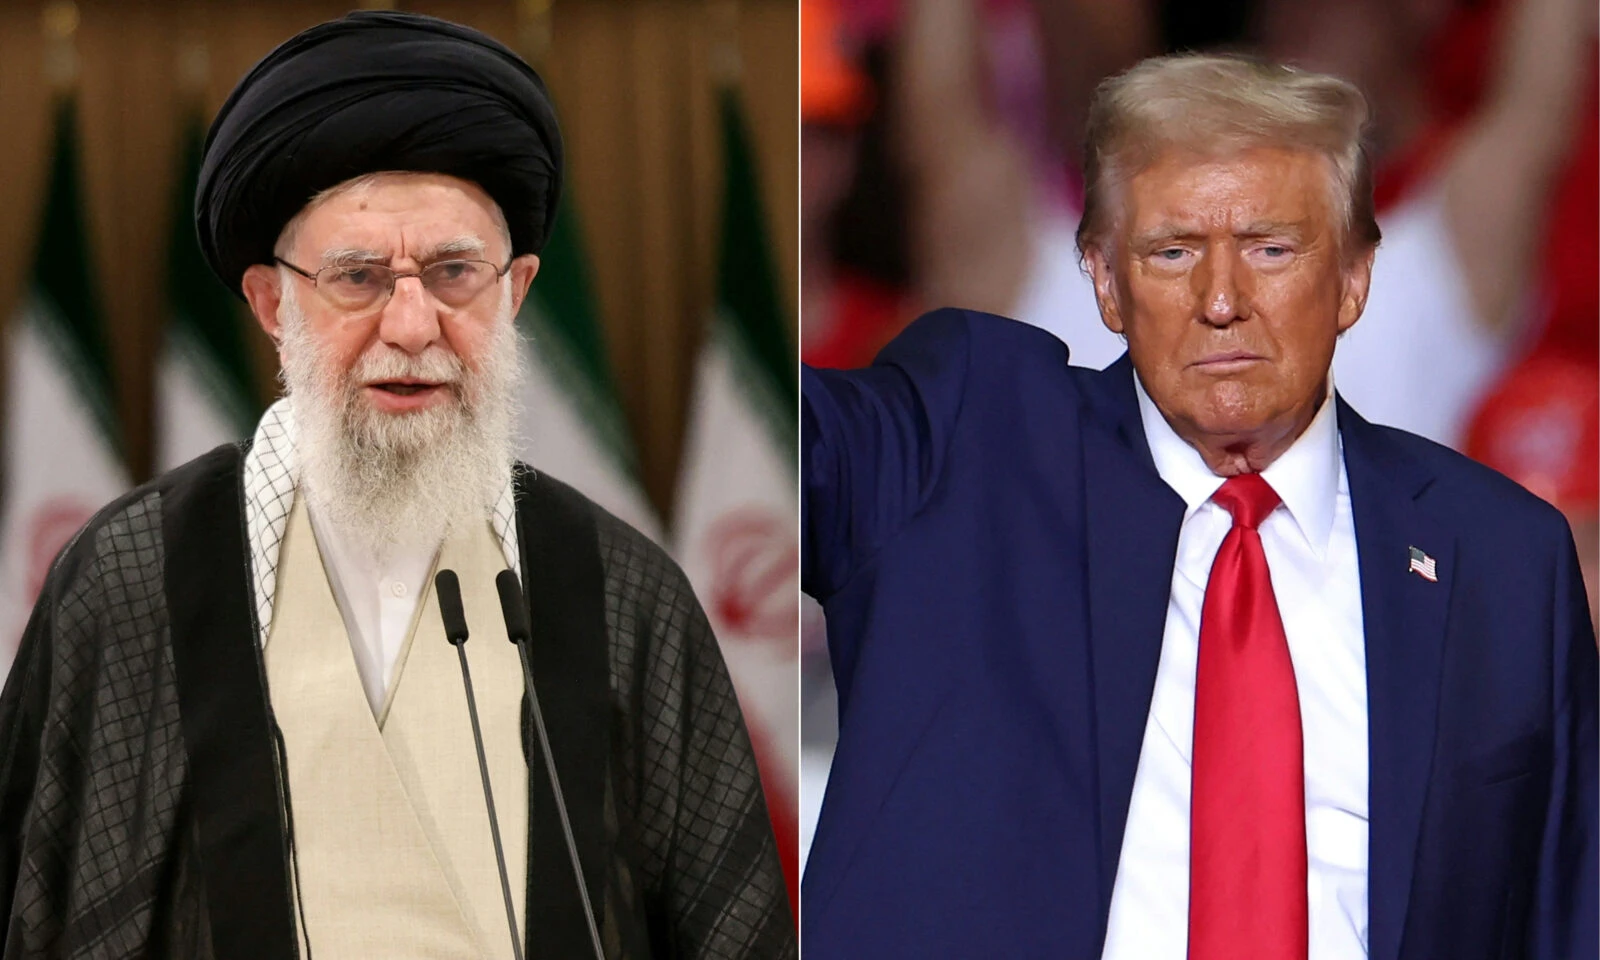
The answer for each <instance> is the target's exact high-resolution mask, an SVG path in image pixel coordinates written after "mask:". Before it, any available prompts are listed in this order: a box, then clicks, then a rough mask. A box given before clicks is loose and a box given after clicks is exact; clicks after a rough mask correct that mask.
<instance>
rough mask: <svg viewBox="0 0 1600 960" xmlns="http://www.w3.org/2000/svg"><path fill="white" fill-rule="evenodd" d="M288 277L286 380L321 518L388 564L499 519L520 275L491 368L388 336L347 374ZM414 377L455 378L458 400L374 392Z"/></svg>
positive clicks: (490, 349) (506, 302) (512, 407)
mask: <svg viewBox="0 0 1600 960" xmlns="http://www.w3.org/2000/svg"><path fill="white" fill-rule="evenodd" d="M284 286H285V290H284V296H283V298H282V301H281V304H280V306H279V308H278V319H279V321H280V323H281V324H282V328H283V338H282V345H281V346H282V350H281V352H282V359H283V374H282V378H283V383H284V386H285V388H286V390H287V393H288V396H289V398H290V402H291V404H292V407H293V411H294V418H295V424H296V426H297V427H298V430H299V440H298V443H297V444H296V448H297V452H298V456H299V461H300V483H301V489H302V490H303V491H304V492H305V495H306V499H307V502H308V503H309V504H310V506H311V508H312V509H313V510H314V511H315V512H316V514H317V516H318V517H319V518H321V519H323V520H326V521H328V522H331V523H333V524H335V525H337V526H338V527H339V528H340V529H341V530H342V531H343V532H344V533H345V534H346V535H347V536H349V537H351V538H352V539H353V540H354V541H355V542H357V543H359V544H362V545H364V546H365V547H366V548H367V549H368V550H369V551H370V552H371V555H372V557H373V558H374V559H375V560H377V561H379V562H383V561H384V560H385V559H387V558H388V557H389V556H392V555H394V554H395V553H399V552H413V551H417V550H432V549H434V548H436V547H438V545H439V544H440V543H443V542H444V540H445V539H446V538H447V537H449V536H451V535H452V534H454V533H456V532H458V531H462V530H468V529H471V525H472V524H475V523H487V522H488V520H489V516H490V514H491V512H492V511H493V509H494V505H495V501H496V499H497V498H498V497H499V495H500V492H501V490H502V489H503V488H504V486H505V484H506V482H507V477H508V476H509V473H510V468H511V441H512V429H513V424H514V423H515V419H516V399H515V398H516V396H517V389H516V388H517V383H518V382H519V380H520V377H521V363H520V354H521V351H520V350H519V348H518V340H517V331H516V324H515V322H514V320H513V316H512V301H511V285H510V284H509V283H508V284H505V285H504V286H503V288H502V293H501V297H500V305H499V308H498V310H497V311H496V315H495V328H494V335H493V337H492V339H491V341H490V342H489V343H487V344H485V348H486V349H485V352H484V356H483V360H482V363H481V366H480V369H478V370H476V371H473V370H470V369H468V368H467V366H466V364H465V363H463V362H462V360H461V358H460V357H458V356H457V355H456V354H455V353H453V352H451V351H450V350H448V349H446V348H444V347H439V346H430V347H429V348H428V349H427V350H425V351H423V352H422V353H421V354H418V355H415V356H413V355H410V354H407V353H405V352H404V351H402V350H399V349H397V348H394V347H390V346H387V345H385V344H383V343H381V342H380V343H377V344H375V345H374V346H372V347H371V348H369V349H368V351H367V352H366V353H365V354H363V355H362V356H361V357H360V358H359V359H358V360H357V361H356V362H355V364H354V366H353V367H352V368H351V369H350V370H348V371H344V372H341V371H338V370H335V369H333V364H332V363H331V362H330V360H329V358H328V357H327V354H326V351H324V350H323V349H322V348H321V346H320V344H318V343H317V342H316V341H315V340H314V339H313V338H312V336H311V334H310V333H309V332H308V331H307V330H306V323H305V314H304V313H303V312H302V311H301V309H300V305H299V302H298V301H297V300H296V299H295V290H294V287H293V285H292V284H285V285H284ZM402 377H415V378H418V379H423V380H431V381H435V382H439V383H445V384H449V386H448V387H447V389H449V390H450V391H451V392H452V394H453V398H452V399H451V400H448V401H446V402H443V403H436V404H433V405H432V406H430V407H428V408H426V409H424V410H421V411H417V412H414V413H403V414H392V413H384V412H381V411H379V410H377V409H375V408H374V407H373V406H372V404H371V403H370V402H369V401H368V400H367V398H366V397H365V396H363V393H362V391H363V389H364V388H363V387H362V386H361V385H362V384H364V383H372V382H375V381H381V380H388V379H398V378H402Z"/></svg>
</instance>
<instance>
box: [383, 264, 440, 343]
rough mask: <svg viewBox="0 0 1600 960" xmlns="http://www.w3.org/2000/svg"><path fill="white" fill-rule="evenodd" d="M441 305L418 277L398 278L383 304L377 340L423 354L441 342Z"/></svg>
mask: <svg viewBox="0 0 1600 960" xmlns="http://www.w3.org/2000/svg"><path fill="white" fill-rule="evenodd" d="M439 333H440V328H439V305H438V304H437V303H435V302H434V299H433V295H432V294H430V293H428V291H427V290H426V289H425V288H424V287H423V286H422V280H421V278H419V277H399V278H396V280H395V282H394V293H392V294H390V296H389V302H388V303H386V304H384V305H383V315H382V318H381V319H380V321H379V324H378V337H379V339H381V340H382V341H383V342H384V343H387V344H389V345H390V346H393V347H397V348H399V349H401V350H404V351H405V352H407V353H412V354H416V353H421V352H422V351H424V350H426V349H427V348H428V346H429V345H430V344H432V343H433V342H434V341H435V340H438V339H439Z"/></svg>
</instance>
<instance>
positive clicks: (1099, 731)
mask: <svg viewBox="0 0 1600 960" xmlns="http://www.w3.org/2000/svg"><path fill="white" fill-rule="evenodd" d="M1086 384H1087V387H1088V390H1087V392H1088V393H1089V396H1090V400H1091V408H1090V410H1089V411H1088V412H1087V413H1086V415H1085V418H1084V419H1085V423H1084V431H1083V437H1084V440H1083V456H1084V465H1083V467H1084V468H1083V475H1084V486H1085V491H1084V500H1085V506H1086V508H1087V510H1088V517H1087V530H1088V560H1089V647H1090V657H1091V670H1092V673H1093V678H1094V683H1093V689H1094V718H1095V731H1094V735H1095V746H1096V765H1097V771H1098V789H1099V794H1098V799H1099V803H1098V816H1099V837H1100V849H1099V862H1100V922H1101V926H1102V931H1101V932H1102V937H1103V936H1104V924H1105V922H1106V918H1107V916H1108V915H1109V912H1110V909H1111V888H1112V884H1113V882H1114V880H1115V878H1116V871H1117V863H1118V860H1119V858H1120V857H1121V853H1122V836H1123V830H1124V828H1125V827H1126V825H1127V820H1128V803H1129V800H1130V798H1131V797H1132V795H1133V778H1134V774H1135V772H1136V771H1137V770H1138V766H1139V750H1140V747H1141V745H1142V744H1143V742H1144V730H1145V723H1146V721H1147V719H1148V717H1149V714H1150V698H1151V695H1152V692H1153V690H1154V688H1155V680H1156V666H1157V664H1158V663H1159V661H1160V659H1161V638H1162V634H1163V632H1164V630H1165V627H1166V620H1167V601H1168V597H1169V595H1170V594H1171V590H1172V568H1173V563H1174V561H1175V559H1176V556H1177V549H1178V533H1179V530H1180V528H1181V527H1182V524H1183V514H1184V503H1183V500H1182V498H1181V497H1179V496H1178V495H1177V494H1176V493H1175V492H1173V490H1172V488H1170V487H1168V486H1167V485H1166V483H1164V482H1163V481H1162V480H1161V477H1160V475H1159V474H1157V473H1156V469H1155V462H1154V460H1153V459H1152V457H1151V456H1150V448H1149V444H1148V443H1147V442H1146V441H1145V436H1144V426H1143V424H1142V423H1141V421H1140V419H1139V406H1138V400H1137V396H1136V394H1135V393H1134V388H1133V367H1132V364H1130V363H1129V362H1128V358H1127V357H1126V355H1124V356H1123V358H1122V359H1121V360H1119V361H1118V362H1117V363H1115V364H1113V365H1112V366H1110V367H1109V368H1107V369H1106V370H1105V371H1104V372H1103V373H1099V374H1094V375H1091V376H1090V377H1087V378H1086Z"/></svg>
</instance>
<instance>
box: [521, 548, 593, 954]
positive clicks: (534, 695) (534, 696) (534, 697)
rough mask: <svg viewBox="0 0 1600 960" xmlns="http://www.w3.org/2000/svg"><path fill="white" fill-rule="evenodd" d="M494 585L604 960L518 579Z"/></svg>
mask: <svg viewBox="0 0 1600 960" xmlns="http://www.w3.org/2000/svg"><path fill="white" fill-rule="evenodd" d="M494 585H495V589H497V590H499V591H500V614H501V616H503V617H505V620H506V637H507V639H509V640H510V641H511V642H512V643H513V644H515V645H516V648H517V653H518V655H519V656H520V657H521V659H522V682H523V684H524V685H525V686H526V687H527V688H528V706H529V707H530V708H531V709H532V711H533V727H534V729H535V730H536V731H538V734H539V752H540V753H542V754H543V755H544V768H545V772H546V773H548V774H549V775H550V789H551V792H552V793H554V794H555V797H556V815H557V816H558V817H560V818H561V832H562V835H563V836H564V837H565V839H566V841H567V856H568V857H570V858H571V859H572V875H573V877H574V878H576V880H577V884H578V898H579V899H580V900H582V901H583V917H584V919H585V920H587V921H588V922H589V940H590V942H591V943H592V944H593V945H594V956H595V960H606V955H605V950H604V949H603V948H602V947H601V946H600V928H599V927H598V926H596V925H595V922H594V906H593V905H591V904H590V903H589V888H588V887H587V886H586V885H585V884H584V882H583V865H582V863H580V862H579V860H578V842H577V841H576V840H574V839H573V837H572V821H571V820H570V819H568V817H567V801H566V800H565V799H564V798H563V796H562V793H561V777H560V775H558V774H557V773H556V758H555V755H554V754H553V753H551V752H550V736H549V734H547V733H546V732H545V729H544V713H543V711H541V710H540V709H539V691H538V689H537V688H535V687H534V685H533V665H532V663H531V662H530V661H529V660H528V644H529V643H530V642H531V640H532V638H533V631H532V630H531V629H530V628H529V626H528V605H527V604H526V603H524V602H523V599H522V585H521V584H520V583H518V582H517V575H516V574H515V573H512V572H511V571H510V570H501V571H500V572H499V574H497V575H496V576H495V578H494Z"/></svg>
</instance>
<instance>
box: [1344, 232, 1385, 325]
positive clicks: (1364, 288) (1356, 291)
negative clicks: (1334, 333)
mask: <svg viewBox="0 0 1600 960" xmlns="http://www.w3.org/2000/svg"><path fill="white" fill-rule="evenodd" d="M1377 254H1378V248H1377V247H1368V248H1367V249H1366V250H1363V251H1362V252H1360V253H1357V254H1355V255H1354V256H1353V257H1352V258H1351V261H1350V263H1349V265H1348V266H1346V267H1345V268H1344V297H1343V298H1341V299H1340V301H1339V332H1340V333H1344V332H1345V331H1346V330H1349V329H1350V328H1351V327H1353V326H1355V325H1356V321H1357V320H1360V319H1361V312H1362V311H1363V310H1365V309H1366V308H1367V294H1368V292H1370V291H1371V290H1372V262H1373V260H1374V259H1375V258H1376V257H1377Z"/></svg>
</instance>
